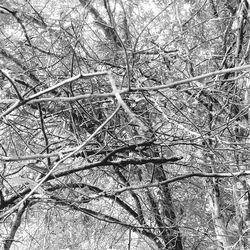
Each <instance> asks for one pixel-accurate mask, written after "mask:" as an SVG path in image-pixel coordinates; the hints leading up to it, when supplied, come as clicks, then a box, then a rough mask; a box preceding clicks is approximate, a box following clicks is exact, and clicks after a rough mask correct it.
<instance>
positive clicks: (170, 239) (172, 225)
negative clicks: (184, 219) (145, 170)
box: [155, 165, 183, 250]
mask: <svg viewBox="0 0 250 250" xmlns="http://www.w3.org/2000/svg"><path fill="white" fill-rule="evenodd" d="M155 179H156V180H157V181H159V182H160V181H164V180H166V176H165V173H164V170H163V166H162V165H160V166H156V169H155ZM159 195H160V197H161V198H160V204H159V205H160V208H161V209H160V213H161V217H162V222H163V224H164V225H165V227H166V229H165V230H166V233H167V237H165V238H164V244H165V246H166V248H165V249H169V250H170V249H171V250H174V249H175V250H182V249H183V246H182V239H181V234H180V230H179V228H178V225H177V223H176V215H175V212H174V206H173V201H172V196H171V191H170V189H169V187H168V185H167V184H166V185H161V186H160V187H159Z"/></svg>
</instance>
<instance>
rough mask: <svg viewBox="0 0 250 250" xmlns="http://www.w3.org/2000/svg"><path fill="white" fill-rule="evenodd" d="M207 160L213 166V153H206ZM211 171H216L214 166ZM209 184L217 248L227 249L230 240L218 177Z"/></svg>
mask: <svg viewBox="0 0 250 250" xmlns="http://www.w3.org/2000/svg"><path fill="white" fill-rule="evenodd" d="M205 162H206V164H209V165H210V166H213V155H212V154H210V155H208V154H205ZM210 172H216V171H215V169H214V168H211V169H210ZM208 186H209V204H210V209H211V214H212V218H213V223H214V231H215V235H216V239H217V249H221V250H226V249H229V247H230V241H229V237H228V233H227V229H226V226H225V221H224V217H223V215H222V209H221V199H222V197H221V194H220V189H219V185H218V179H217V178H213V179H212V180H211V181H208Z"/></svg>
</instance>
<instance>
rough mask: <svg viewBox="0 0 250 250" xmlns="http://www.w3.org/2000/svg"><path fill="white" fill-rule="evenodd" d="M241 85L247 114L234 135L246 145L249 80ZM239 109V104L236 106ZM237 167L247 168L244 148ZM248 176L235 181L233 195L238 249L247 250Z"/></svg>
mask: <svg viewBox="0 0 250 250" xmlns="http://www.w3.org/2000/svg"><path fill="white" fill-rule="evenodd" d="M242 81H243V83H244V84H243V85H241V84H240V85H239V86H238V87H239V89H246V91H245V95H244V105H243V109H244V108H245V107H246V108H247V109H248V111H247V114H245V115H244V116H243V117H241V119H239V121H238V123H237V124H236V127H235V137H236V140H237V141H236V142H237V143H238V144H239V147H242V146H241V145H247V144H249V142H250V138H249V115H250V114H249V104H250V100H249V97H250V90H249V87H250V82H249V80H248V79H242ZM238 109H239V110H240V106H239V107H238ZM237 165H238V168H239V170H240V171H245V170H249V169H248V165H249V154H248V152H247V151H246V150H244V149H241V152H240V153H239V154H238V162H237ZM248 179H249V177H247V176H242V177H239V178H238V179H237V181H236V191H235V192H234V195H235V200H236V202H235V208H236V218H237V224H238V225H237V226H238V234H239V235H238V237H239V249H241V250H247V249H249V247H250V232H249V227H250V187H249V185H248V181H247V180H248Z"/></svg>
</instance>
